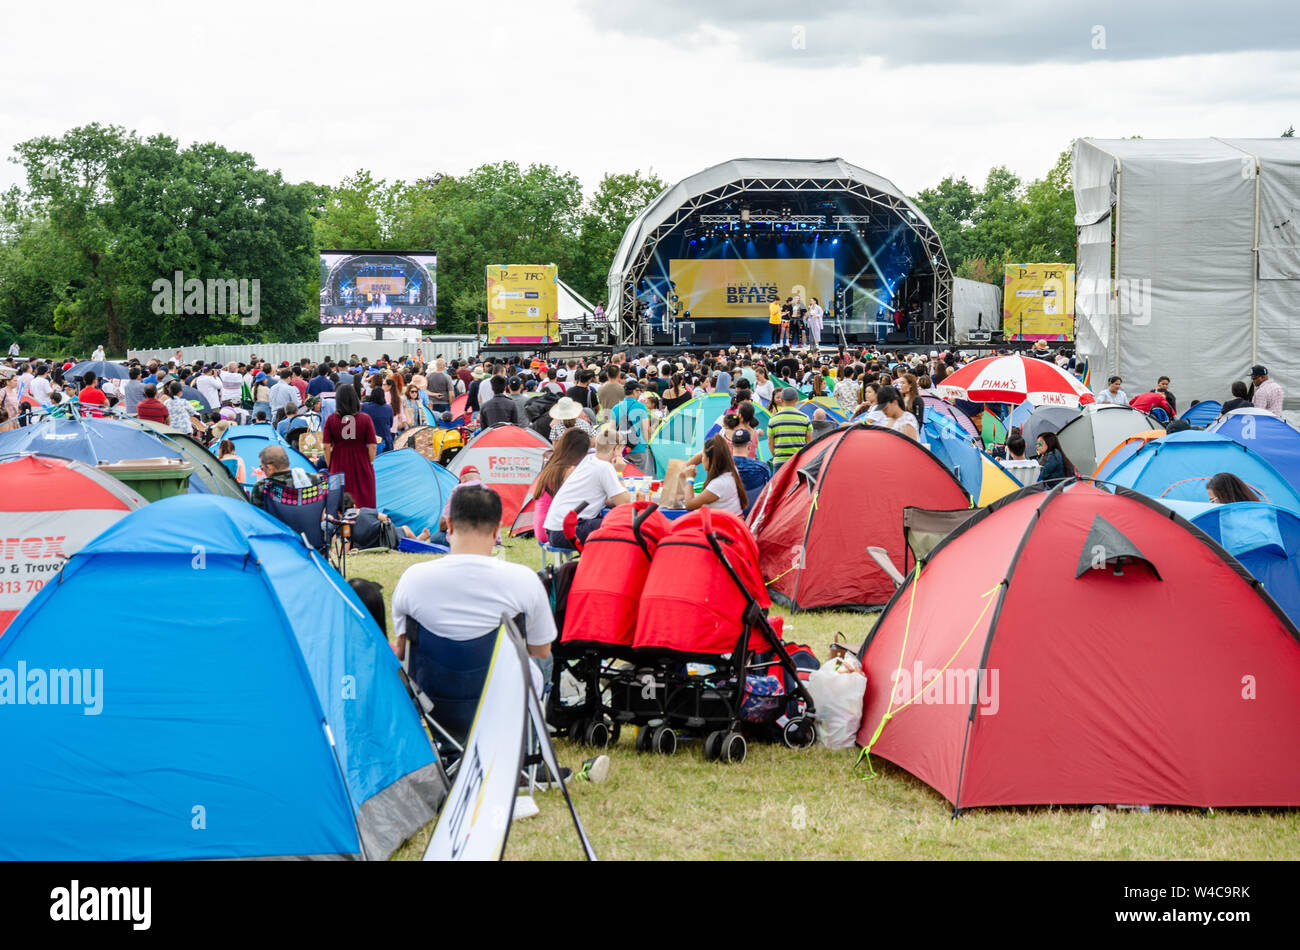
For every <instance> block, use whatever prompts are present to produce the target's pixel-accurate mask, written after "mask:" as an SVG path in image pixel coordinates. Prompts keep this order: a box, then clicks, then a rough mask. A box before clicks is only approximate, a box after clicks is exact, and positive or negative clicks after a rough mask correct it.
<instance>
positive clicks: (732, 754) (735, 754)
mask: <svg viewBox="0 0 1300 950" xmlns="http://www.w3.org/2000/svg"><path fill="white" fill-rule="evenodd" d="M748 751H749V748H748V744H747V743H746V742H745V737H744V736H742V735H741V734H740V733H739V732H729V733H727V734H726V736H724V737H723V739H722V761H723V762H731V763H732V764H734V765H739V764H740V763H741V762H744V761H745V754H746V753H747V752H748Z"/></svg>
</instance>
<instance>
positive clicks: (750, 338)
mask: <svg viewBox="0 0 1300 950" xmlns="http://www.w3.org/2000/svg"><path fill="white" fill-rule="evenodd" d="M753 342H754V334H752V333H733V334H731V345H732V346H749V345H750V344H751V343H753Z"/></svg>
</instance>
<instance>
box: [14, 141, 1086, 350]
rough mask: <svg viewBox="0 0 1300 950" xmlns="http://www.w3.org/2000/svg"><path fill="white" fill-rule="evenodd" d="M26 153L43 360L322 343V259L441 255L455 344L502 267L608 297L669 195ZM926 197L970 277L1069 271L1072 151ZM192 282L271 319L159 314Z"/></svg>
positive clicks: (626, 181)
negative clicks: (178, 283)
mask: <svg viewBox="0 0 1300 950" xmlns="http://www.w3.org/2000/svg"><path fill="white" fill-rule="evenodd" d="M14 152H15V154H14V157H13V158H12V159H11V161H13V162H15V163H17V164H19V165H21V166H22V167H23V169H24V172H25V176H24V177H25V181H24V183H23V184H21V185H15V186H14V187H12V188H11V189H9V190H8V192H6V193H5V194H4V195H3V196H0V340H3V341H5V345H6V346H7V343H8V341H10V340H11V339H17V340H19V341H20V343H21V344H22V345H23V347H24V349H25V350H29V351H30V350H40V351H45V352H49V351H64V350H68V351H72V352H80V351H81V350H85V349H88V348H93V347H94V346H96V345H99V344H101V343H102V344H104V345H105V346H106V347H107V349H108V351H109V352H110V353H112V354H118V355H120V354H122V353H125V351H126V350H127V349H128V348H133V349H134V348H153V347H172V346H182V345H189V344H196V343H197V344H222V343H245V342H247V343H254V342H271V341H276V340H295V339H298V340H310V339H315V335H316V333H317V331H318V330H319V321H318V314H319V308H318V300H317V298H318V294H319V289H320V288H319V282H320V271H319V267H318V254H319V249H321V248H373V249H375V250H414V249H432V250H434V251H436V252H437V254H438V273H437V288H438V303H437V308H438V309H437V316H438V332H440V333H468V332H473V331H474V329H475V325H476V321H477V320H478V319H479V317H480V316H481V315H482V314H483V312H484V304H485V301H484V268H485V267H486V266H487V265H488V264H517V263H554V264H556V265H558V267H559V273H560V275H561V277H562V278H563V279H564V280H565V281H566V282H567V283H569V284H570V285H572V286H573V287H574V288H575V289H576V290H577V291H578V292H579V293H581V294H583V295H584V296H586V297H588V298H589V299H590V300H592V301H593V302H595V301H597V300H603V299H604V298H605V296H606V275H607V272H608V268H609V265H610V262H611V261H612V259H613V257H614V253H615V251H616V250H617V247H618V243H619V241H620V240H621V238H622V235H623V231H624V230H625V228H626V227H627V225H628V223H629V222H630V221H631V220H632V218H634V217H635V216H636V214H637V213H638V212H640V210H641V209H642V208H643V207H645V205H646V204H647V203H649V202H650V201H651V200H652V199H653V198H654V197H655V195H657V194H658V193H659V192H660V191H661V190H662V189H663V188H664V187H665V183H664V182H663V181H661V180H660V179H659V178H658V176H656V175H655V174H654V173H653V172H641V171H633V172H626V173H620V174H607V175H605V176H604V177H603V178H602V179H601V181H600V182H599V184H598V186H597V187H596V189H595V191H594V193H593V194H591V195H590V196H585V195H584V193H583V188H582V184H581V182H580V181H579V180H578V178H577V177H576V176H575V175H573V174H571V173H569V172H565V171H562V170H560V169H558V168H555V167H554V166H551V165H530V166H528V167H521V166H520V165H518V164H516V163H514V162H499V163H494V164H486V165H481V166H479V167H477V168H474V169H471V170H470V171H468V172H466V173H465V174H463V175H446V174H433V175H431V176H429V177H427V178H421V179H417V180H414V181H387V180H384V179H379V178H376V177H374V176H373V175H372V174H371V173H370V172H369V171H367V170H364V169H363V170H359V171H357V172H356V173H355V174H353V175H351V176H349V177H348V178H346V179H344V180H343V181H342V182H340V183H339V184H338V185H335V186H330V185H319V184H315V183H312V182H303V183H297V184H295V183H292V182H287V181H285V180H284V178H283V177H282V176H281V174H280V172H278V171H272V170H269V169H265V168H262V167H260V166H259V165H258V164H257V162H256V160H255V159H254V157H253V156H252V155H249V154H247V153H243V152H236V151H231V150H229V149H226V148H224V147H222V146H220V145H216V144H213V143H204V144H194V145H190V146H188V147H182V146H181V145H180V144H179V143H178V142H177V141H176V140H175V139H172V138H169V137H167V136H163V135H155V136H150V137H148V138H141V137H140V136H138V135H136V134H135V133H134V132H128V131H126V130H125V129H123V128H121V127H117V126H103V125H98V124H92V125H88V126H84V127H81V128H76V129H72V130H70V131H68V132H66V133H65V134H63V135H61V136H57V137H55V136H42V137H38V138H34V139H31V140H30V141H27V142H23V143H21V144H19V145H18V146H16V147H15V150H14ZM914 200H915V202H916V204H917V205H918V206H919V207H920V208H921V209H922V210H923V211H924V212H925V213H926V215H927V216H928V217H929V218H930V220H931V222H932V223H933V224H934V226H935V228H936V230H937V231H938V233H939V236H940V238H941V239H942V241H943V244H944V247H945V249H946V250H947V253H948V258H949V262H950V263H951V264H952V266H953V268H954V270H955V272H956V273H957V274H958V275H959V276H963V277H968V278H971V279H975V280H985V281H989V282H992V283H1001V281H1002V266H1003V264H1004V263H1006V262H1010V261H1038V260H1042V261H1057V260H1060V261H1072V260H1074V248H1075V232H1074V198H1073V191H1072V186H1071V183H1070V150H1069V149H1066V150H1065V151H1064V152H1062V153H1061V155H1060V158H1059V159H1058V160H1057V162H1056V164H1055V166H1054V167H1053V168H1052V169H1051V170H1050V171H1049V172H1048V173H1047V174H1046V175H1045V176H1044V177H1043V178H1041V179H1037V180H1034V181H1031V182H1028V183H1026V182H1024V181H1022V180H1021V179H1020V178H1019V177H1018V176H1017V175H1015V174H1014V173H1012V172H1011V171H1010V170H1008V169H1007V168H1005V167H1002V166H999V167H997V168H994V169H991V170H990V171H989V173H988V175H987V177H986V178H985V180H984V183H983V185H982V186H980V187H977V186H975V185H972V184H971V183H969V182H968V181H967V180H966V179H965V178H954V177H951V176H949V177H947V178H945V179H943V181H941V182H940V183H939V184H938V185H937V186H935V187H934V188H927V189H925V190H923V191H921V192H920V193H919V194H917V195H916V196H915V199H914ZM177 272H180V273H181V274H182V275H183V276H184V277H185V278H191V277H197V278H199V279H210V278H216V279H220V280H230V281H235V280H251V279H256V280H258V281H259V282H260V319H259V321H258V322H257V323H256V324H253V325H246V324H245V323H244V322H243V321H241V315H240V314H238V313H231V312H226V313H207V312H176V310H177V308H175V307H167V306H160V304H159V300H160V299H162V300H163V301H164V303H166V301H167V300H170V299H171V296H170V295H166V297H165V298H162V297H160V296H159V295H158V294H157V293H156V291H155V289H154V287H155V282H156V281H158V280H159V279H165V280H168V281H170V280H171V279H172V278H173V275H174V274H176V273H177ZM177 299H180V298H179V295H178V296H177ZM193 309H195V308H189V307H185V308H181V310H193ZM199 309H200V310H201V308H199ZM160 310H161V311H162V312H159V311H160Z"/></svg>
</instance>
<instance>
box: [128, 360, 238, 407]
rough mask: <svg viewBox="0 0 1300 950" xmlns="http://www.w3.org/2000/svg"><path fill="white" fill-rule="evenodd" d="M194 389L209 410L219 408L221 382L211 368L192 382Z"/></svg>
mask: <svg viewBox="0 0 1300 950" xmlns="http://www.w3.org/2000/svg"><path fill="white" fill-rule="evenodd" d="M194 387H195V388H196V389H197V390H198V391H199V395H201V396H202V397H203V398H204V400H206V401H207V404H208V408H209V409H219V408H221V380H219V379H217V377H216V373H215V372H214V370H213V369H212V367H210V366H209V367H208V368H206V369H205V370H203V372H202V373H201V374H199V377H198V379H196V380H195V382H194ZM127 411H128V412H129V411H130V410H129V409H128V410H127Z"/></svg>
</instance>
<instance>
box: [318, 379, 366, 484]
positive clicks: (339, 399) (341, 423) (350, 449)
mask: <svg viewBox="0 0 1300 950" xmlns="http://www.w3.org/2000/svg"><path fill="white" fill-rule="evenodd" d="M334 408H335V411H334V412H333V413H332V414H331V415H330V417H329V418H328V419H326V420H325V426H324V428H323V429H322V431H321V435H322V439H323V441H324V443H325V463H326V464H327V465H329V469H330V474H331V475H338V474H341V475H342V476H343V487H344V489H345V490H346V491H347V492H348V494H350V495H351V496H352V500H353V502H354V503H355V504H356V506H357V507H358V508H376V507H378V505H377V504H376V503H375V424H374V423H373V422H371V421H370V417H369V416H368V415H366V414H365V413H364V412H362V411H361V398H360V397H359V396H358V395H357V391H356V390H355V389H353V388H352V387H351V386H349V385H347V384H344V385H341V386H339V388H338V392H337V393H336V394H335V397H334Z"/></svg>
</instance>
